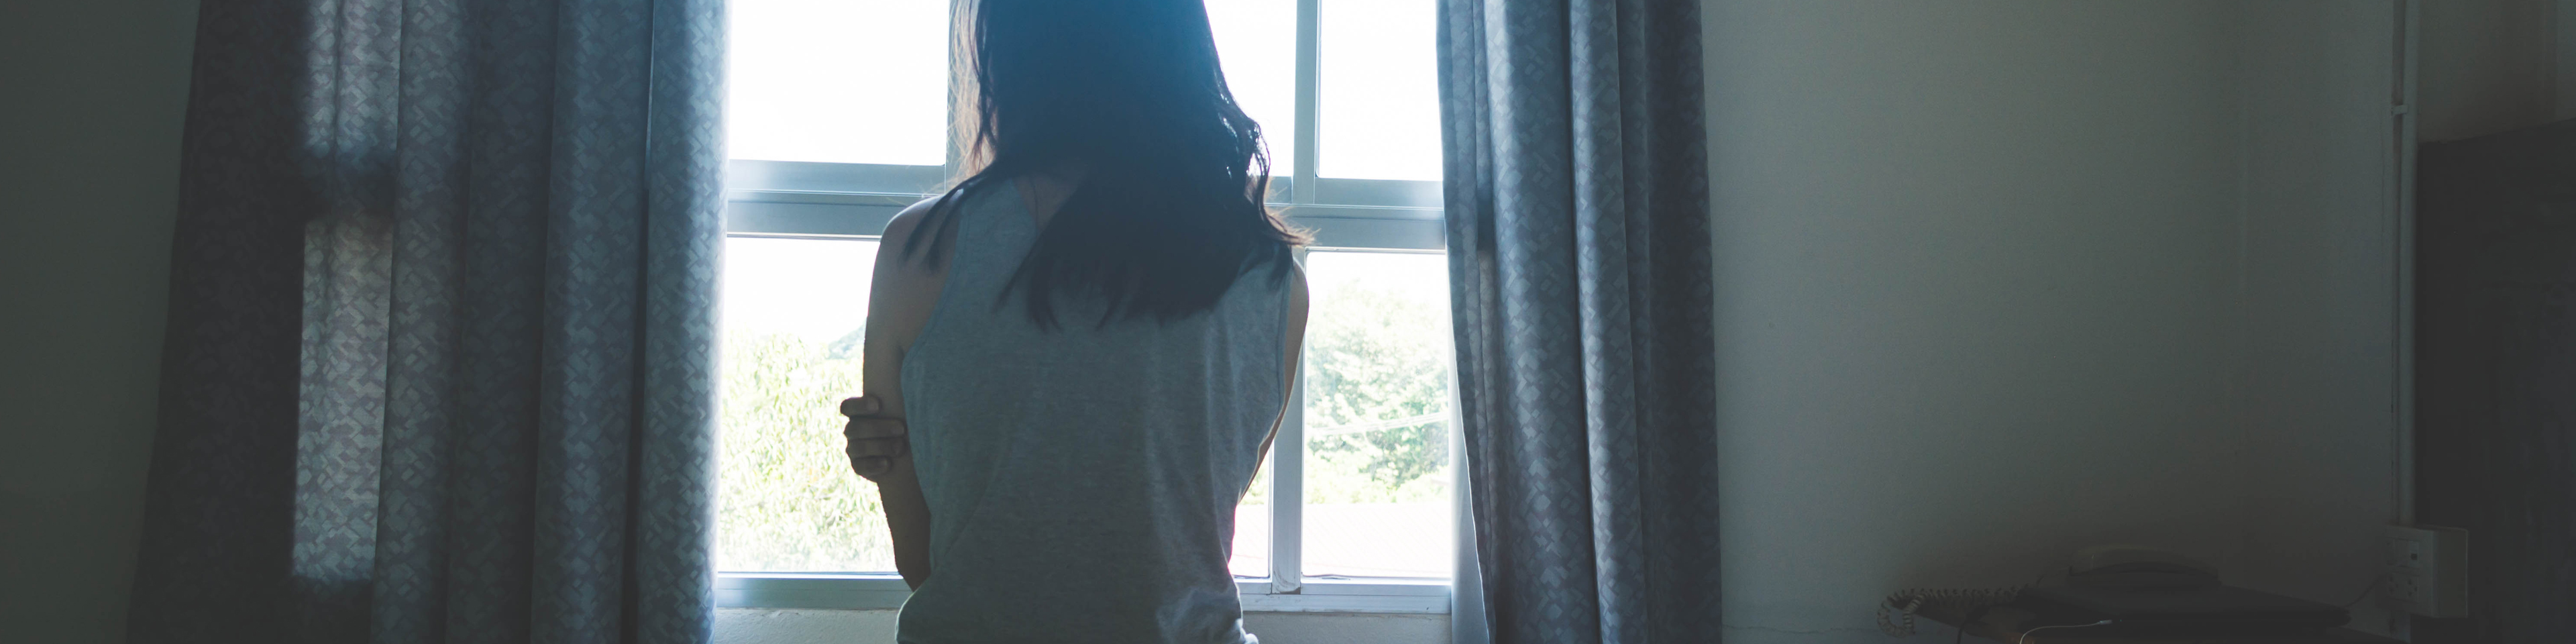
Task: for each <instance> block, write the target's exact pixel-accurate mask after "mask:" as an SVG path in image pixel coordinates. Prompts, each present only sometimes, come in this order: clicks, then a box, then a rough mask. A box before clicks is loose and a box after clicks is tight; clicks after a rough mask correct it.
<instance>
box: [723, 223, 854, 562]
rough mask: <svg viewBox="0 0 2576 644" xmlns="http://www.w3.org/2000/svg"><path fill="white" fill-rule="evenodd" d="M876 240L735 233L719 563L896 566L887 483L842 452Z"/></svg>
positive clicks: (728, 252) (728, 289)
mask: <svg viewBox="0 0 2576 644" xmlns="http://www.w3.org/2000/svg"><path fill="white" fill-rule="evenodd" d="M876 250H877V243H876V242H873V241H845V240H814V239H761V238H752V237H735V238H730V239H727V240H725V269H724V291H723V292H722V294H723V298H724V302H723V306H724V330H725V331H724V332H725V345H724V367H723V368H724V426H723V429H722V434H721V438H720V440H719V447H718V449H719V450H720V452H719V454H718V455H717V458H718V459H719V461H718V462H719V463H720V472H719V474H718V476H719V477H720V479H721V480H720V481H719V483H718V488H717V510H716V548H715V558H716V569H717V570H725V571H744V572H752V571H771V572H790V571H792V572H892V571H893V570H894V549H893V546H892V545H891V544H890V543H889V541H888V538H887V536H886V528H885V513H884V511H883V510H882V509H881V508H880V506H879V505H878V502H877V489H876V485H875V484H872V483H868V482H867V481H866V480H865V479H861V478H859V477H858V475H857V474H853V473H851V472H850V463H849V460H848V458H847V457H845V456H843V455H842V453H841V426H842V420H843V419H842V418H841V416H840V414H839V411H838V409H839V407H840V401H841V399H842V398H845V397H849V396H853V395H857V393H858V392H859V357H860V356H859V350H860V346H859V340H860V333H859V330H860V328H861V327H862V326H865V325H866V323H867V315H868V279H869V277H870V276H871V275H872V274H873V273H874V271H873V270H872V269H873V267H874V262H875V261H876Z"/></svg>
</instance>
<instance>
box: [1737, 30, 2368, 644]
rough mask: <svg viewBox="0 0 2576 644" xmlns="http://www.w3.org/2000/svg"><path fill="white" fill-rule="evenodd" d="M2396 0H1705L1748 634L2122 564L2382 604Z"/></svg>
mask: <svg viewBox="0 0 2576 644" xmlns="http://www.w3.org/2000/svg"><path fill="white" fill-rule="evenodd" d="M2275 3H2287V4H2275ZM2372 4H2373V3H2360V2H2349V1H2346V2H2337V1H2336V0H2314V1H2305V0H2264V2H2262V3H2249V2H2236V1H2229V0H2208V1H2166V2H2122V1H2089V2H2068V1H2062V0H1960V1H1947V2H1885V1H1871V0H1800V1H1794V2H1793V1H1788V0H1712V1H1711V2H1709V3H1708V4H1706V5H1705V6H1706V7H1707V11H1708V15H1707V25H1706V28H1707V30H1706V34H1707V40H1706V42H1707V44H1708V63H1709V65H1708V72H1709V77H1708V78H1709V100H1710V105H1711V108H1710V117H1711V118H1710V129H1711V132H1710V146H1711V156H1712V159H1711V165H1712V170H1711V172H1712V177H1711V178H1712V181H1711V185H1712V190H1713V191H1714V209H1715V213H1714V214H1715V217H1716V223H1717V225H1716V228H1717V230H1716V236H1717V245H1718V247H1717V260H1716V266H1715V278H1716V283H1717V286H1718V310H1719V316H1718V323H1719V328H1718V331H1717V333H1718V352H1719V355H1718V357H1719V369H1720V374H1719V385H1718V391H1717V397H1718V405H1717V407H1718V409H1719V413H1720V414H1721V416H1720V419H1719V421H1720V422H1719V427H1720V430H1719V431H1720V433H1721V439H1720V440H1721V450H1720V454H1721V456H1720V462H1719V463H1718V466H1719V467H1720V468H1721V469H1722V470H1723V472H1724V475H1723V476H1724V484H1725V488H1724V489H1725V490H1726V492H1725V494H1726V498H1725V511H1724V512H1725V515H1724V517H1723V523H1724V526H1725V528H1724V530H1725V533H1724V535H1723V541H1724V542H1725V543H1726V544H1727V552H1726V554H1725V557H1726V559H1725V563H1726V566H1727V573H1726V583H1727V601H1726V605H1725V611H1726V618H1727V621H1728V623H1729V625H1730V626H1729V632H1728V633H1727V635H1728V641H1730V642H1732V643H1736V644H1744V643H1756V644H1758V643H1764V642H1864V641H1881V636H1879V635H1878V634H1877V633H1876V629H1875V628H1874V626H1873V624H1872V622H1871V619H1870V613H1871V608H1872V606H1873V605H1874V604H1875V603H1876V602H1877V599H1878V598H1879V597H1880V596H1882V595H1884V594H1885V593H1888V592H1890V591H1893V590H1896V589H1899V588H1906V587H1919V586H1933V587H1957V586H1999V585H2011V584H2020V583H2028V582H2029V581H2030V580H2031V579H2032V578H2033V577H2034V576H2035V575H2037V574H2038V573H2039V572H2041V570H2042V568H2044V567H2047V566H2051V565H2062V563H2063V562H2064V560H2065V558H2066V557H2067V556H2068V555H2069V554H2071V553H2072V552H2073V551H2074V550H2075V549H2077V548H2079V547H2082V546H2086V545H2092V544H2097V543H2105V542H2124V543H2140V544H2145V545H2150V546H2156V547H2163V548H2169V549H2174V550H2179V551H2182V552H2185V553H2189V554H2193V555H2196V556H2198V557H2201V558H2205V559H2208V560H2210V561H2212V562H2213V563H2217V564H2219V565H2221V566H2222V568H2223V569H2224V570H2226V571H2227V574H2228V577H2229V578H2230V580H2231V581H2233V582H2235V583H2238V584H2241V585H2248V586H2253V587H2257V588H2267V589H2271V590H2276V591H2282V592H2289V593H2292V594H2300V595H2305V596H2309V597H2311V598H2315V599H2321V600H2331V601H2333V602H2335V603H2342V602H2344V601H2346V600H2348V599H2350V598H2351V594H2352V593H2354V592H2357V591H2359V590H2361V587H2362V586H2363V585H2364V584H2366V583H2367V580H2368V579H2369V578H2370V576H2371V575H2372V574H2373V573H2374V572H2375V566H2376V565H2377V563H2378V560H2377V558H2376V557H2375V556H2372V553H2370V552H2368V551H2367V550H2366V548H2365V549H2363V550H2359V551H2356V550H2354V547H2355V546H2354V544H2366V543H2369V539H2370V538H2371V537H2373V536H2374V535H2376V534H2377V531H2378V525H2379V524H2380V523H2382V522H2384V521H2386V520H2387V519H2388V517H2389V515H2390V514H2391V513H2392V512H2393V505H2392V492H2393V488H2391V487H2390V486H2391V485H2392V483H2391V481H2392V480H2393V472H2394V469H2393V466H2392V463H2391V459H2392V457H2393V452H2392V451H2391V450H2392V449H2393V443H2392V439H2393V424H2392V421H2391V418H2392V416H2390V415H2389V414H2390V410H2389V408H2390V402H2391V400H2392V399H2391V396H2390V391H2391V389H2390V388H2389V386H2388V384H2387V383H2388V382H2389V378H2390V377H2391V375H2392V374H2393V373H2394V367H2393V366H2392V364H2391V363H2390V355H2391V351H2392V346H2391V345H2390V344H2389V338H2390V337H2391V336H2390V335H2389V333H2388V332H2387V331H2386V329H2385V328H2384V327H2385V325H2387V324H2388V323H2389V321H2390V320H2391V314H2392V309H2391V304H2390V300H2389V299H2388V298H2389V293H2390V287H2391V284H2392V282H2391V278H2390V277H2389V276H2390V271H2391V270H2392V269H2391V267H2392V266H2393V264H2392V263H2391V259H2390V255H2389V247H2388V237H2387V234H2388V230H2389V229H2388V220H2387V217H2388V216H2389V215H2388V213H2387V209H2386V207H2385V202H2384V201H2382V200H2384V199H2385V197H2384V194H2385V193H2384V192H2383V191H2384V190H2385V184H2384V183H2383V182H2382V180H2383V178H2384V177H2385V176H2386V175H2384V174H2383V173H2382V170H2384V166H2381V165H2379V164H2380V163H2382V159H2381V157H2380V156H2378V155H2379V154H2381V150H2383V149H2384V148H2383V147H2382V146H2384V145H2385V144H2386V141H2387V140H2388V136H2387V132H2386V131H2385V130H2384V129H2383V126H2382V125H2380V124H2381V123H2383V121H2382V119H2384V118H2385V110H2386V107H2385V100H2386V98H2387V94H2386V91H2387V86H2386V84H2385V82H2386V81H2385V79H2386V78H2387V74H2388V72H2389V70H2388V68H2387V66H2386V65H2387V62H2386V61H2388V60H2389V53H2388V50H2387V49H2386V47H2387V46H2388V45H2387V43H2388V42H2389V38H2388V36H2387V34H2388V31H2387V27H2386V22H2385V21H2386V20H2387V18H2386V16H2388V15H2389V14H2388V13H2386V11H2385V6H2384V5H2378V6H2367V5H2372ZM2361 9H2368V11H2361ZM2370 14H2378V16H2380V17H2377V18H2372V17H2371V16H2370ZM2248 21H2266V22H2258V23H2256V26H2249V25H2248ZM2374 21H2377V22H2374ZM2264 24H2272V25H2275V26H2280V25H2304V26H2310V27H2313V29H2311V30H2309V31H2308V32H2305V33H2304V35H2298V36H2296V38H2299V39H2304V40H2303V41H2301V42H2302V43H2303V44H2299V45H2295V46H2293V45H2288V44H2282V41H2279V40H2274V39H2272V38H2271V37H2270V36H2269V34H2268V33H2267V32H2266V31H2264V30H2260V29H2258V26H2260V25H2264ZM2374 25H2375V26H2374ZM2338 29H2360V30H2362V31H2360V32H2358V33H2345V32H2339V31H2336V30H2338ZM2372 34H2377V36H2376V38H2375V39H2373V38H2372ZM2267 43H2268V44H2267ZM2305 75H2322V78H2318V79H2307V78H2305ZM2372 78H2376V79H2380V80H2378V81H2377V82H2379V83H2380V84H2379V85H2377V86H2376V88H2375V89H2376V91H2378V92H2379V93H2378V94H2376V95H2370V94H2368V93H2367V92H2360V93H2356V92H2357V90H2359V89H2362V88H2365V87H2366V86H2367V85H2368V82H2369V81H2368V79H2372ZM2284 80H2290V81H2293V82H2292V86H2290V87H2270V86H2268V85H2267V84H2268V83H2275V82H2281V81H2284ZM2374 101H2376V102H2374ZM2373 110H2376V111H2373ZM2356 115H2359V116H2358V117H2356ZM2355 118H2359V119H2360V120H2358V121H2356V120H2354V119H2355ZM2312 161H2322V162H2325V165H2324V166H2322V167H2316V166H2303V165H2302V164H2303V163H2307V162H2312ZM2319 325H2323V326H2319ZM2372 325H2378V326H2375V327H2374V326H2372ZM2374 329H2376V331H2374ZM2305 445H2315V446H2318V449H2316V450H2314V451H2312V452H2302V451H2300V450H2299V449H2298V448H2299V447H2300V446H2305ZM2309 574H2313V575H2315V577H2314V578H2310V577H2304V576H2302V575H2309ZM2365 621H2375V619H2370V620H2365Z"/></svg>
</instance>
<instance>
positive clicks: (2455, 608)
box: [2381, 525, 2469, 617]
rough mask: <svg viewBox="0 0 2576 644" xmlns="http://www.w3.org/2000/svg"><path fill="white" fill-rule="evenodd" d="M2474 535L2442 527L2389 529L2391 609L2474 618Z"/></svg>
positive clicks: (2386, 598)
mask: <svg viewBox="0 0 2576 644" xmlns="http://www.w3.org/2000/svg"><path fill="white" fill-rule="evenodd" d="M2468 536H2469V533H2468V531H2466V530H2461V529H2459V528H2445V527H2440V526H2398V525H2392V526H2388V568H2387V571H2386V574H2387V575H2388V590H2387V592H2386V593H2385V594H2383V595H2382V596H2381V597H2382V599H2383V600H2384V603H2386V604H2387V605H2388V606H2389V607H2390V608H2396V609H2400V610H2404V611H2406V612H2409V613H2414V614H2417V615H2423V616H2426V617H2465V616H2467V615H2468V581H2467V578H2466V575H2467V573H2468V569H2467V567H2466V562H2467V557H2466V554H2467V548H2468V541H2469V539H2468Z"/></svg>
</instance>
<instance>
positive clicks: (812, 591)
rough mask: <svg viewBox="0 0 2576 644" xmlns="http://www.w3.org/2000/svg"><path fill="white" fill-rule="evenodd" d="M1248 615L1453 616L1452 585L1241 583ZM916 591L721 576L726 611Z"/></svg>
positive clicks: (830, 577)
mask: <svg viewBox="0 0 2576 644" xmlns="http://www.w3.org/2000/svg"><path fill="white" fill-rule="evenodd" d="M1235 587H1236V589H1237V590H1239V591H1240V592H1241V593H1242V595H1243V610H1244V612H1247V613H1379V614H1447V613H1448V612H1449V582H1448V581H1447V580H1440V579H1365V580H1361V579H1335V578H1308V579H1306V580H1305V582H1304V583H1303V584H1301V588H1299V589H1298V590H1297V591H1295V592H1291V593H1274V592H1271V582H1270V580H1267V579H1237V580H1235ZM911 595H912V591H911V589H910V588H908V587H906V586H905V585H904V583H903V578H902V577H897V576H894V575H858V574H824V573H721V574H718V575H716V606H717V607H720V608H822V609H837V610H892V609H895V608H901V607H903V600H904V599H905V598H906V597H910V596H911Z"/></svg>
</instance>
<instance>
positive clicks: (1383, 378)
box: [1304, 251, 1455, 577]
mask: <svg viewBox="0 0 2576 644" xmlns="http://www.w3.org/2000/svg"><path fill="white" fill-rule="evenodd" d="M1306 271H1307V273H1306V282H1307V287H1308V289H1309V297H1310V299H1311V301H1312V302H1313V305H1312V306H1311V307H1310V309H1309V310H1310V313H1309V318H1308V320H1307V322H1306V345H1305V354H1306V355H1305V358H1306V508H1305V532H1306V534H1305V541H1304V551H1305V552H1304V554H1305V571H1306V574H1307V575H1308V576H1326V575H1340V576H1348V577H1447V576H1449V572H1450V569H1451V567H1452V565H1451V562H1450V556H1451V553H1452V551H1453V548H1454V544H1455V541H1454V538H1455V533H1454V532H1453V531H1452V528H1451V525H1452V521H1453V516H1452V514H1453V512H1452V506H1451V501H1450V496H1449V486H1450V481H1451V475H1450V467H1449V427H1450V423H1449V420H1448V404H1449V342H1450V338H1449V280H1448V277H1449V273H1448V262H1447V259H1446V258H1444V257H1443V256H1441V255H1436V254H1427V253H1364V252H1324V251H1316V252H1312V253H1309V254H1308V255H1307V258H1306Z"/></svg>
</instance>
